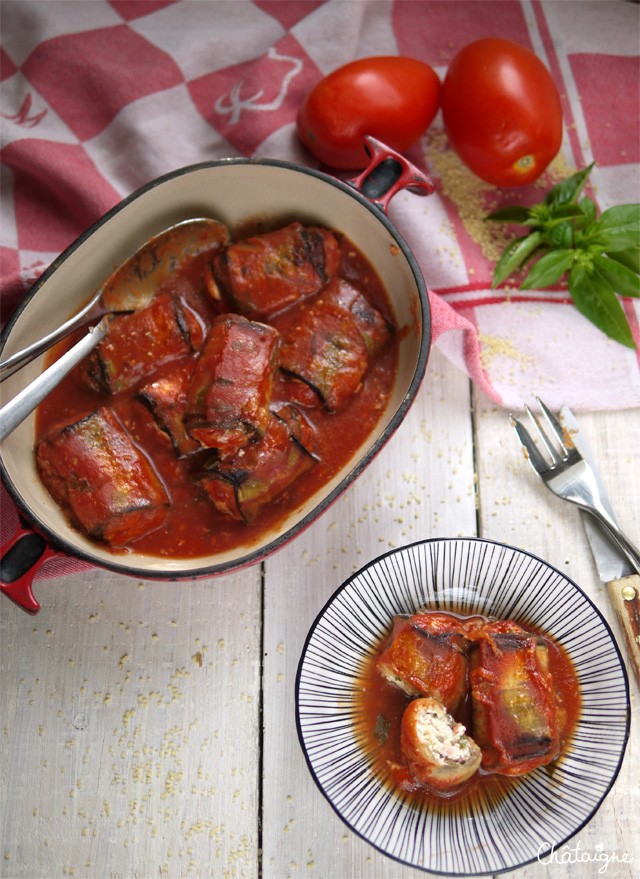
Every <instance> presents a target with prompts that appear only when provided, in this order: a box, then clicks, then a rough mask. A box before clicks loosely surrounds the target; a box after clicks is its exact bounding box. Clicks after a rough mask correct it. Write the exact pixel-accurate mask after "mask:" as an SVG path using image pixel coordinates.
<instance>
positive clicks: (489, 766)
mask: <svg viewBox="0 0 640 879" xmlns="http://www.w3.org/2000/svg"><path fill="white" fill-rule="evenodd" d="M550 649H552V648H551V645H550V644H549V643H548V642H546V640H545V639H543V638H541V637H539V636H537V635H535V634H532V633H529V632H527V631H525V630H524V629H522V628H521V627H520V626H519V625H518V624H517V623H515V622H512V621H508V620H507V621H499V622H494V623H489V624H488V625H487V626H485V627H484V628H483V629H482V632H481V637H479V638H478V639H477V641H476V643H475V644H474V648H473V650H472V651H471V655H470V674H469V677H470V683H471V699H472V708H473V735H474V738H475V740H476V741H477V743H478V744H479V745H480V747H481V749H482V767H483V769H484V770H485V771H486V772H495V773H499V774H502V775H522V774H524V773H526V772H530V771H531V770H532V769H535V768H536V767H537V766H544V765H547V764H548V763H551V762H552V761H553V760H555V759H557V757H558V755H559V753H560V748H561V741H560V732H559V723H558V718H559V707H558V701H557V695H556V691H555V687H554V683H553V677H552V675H551V672H550V670H549V650H550Z"/></svg>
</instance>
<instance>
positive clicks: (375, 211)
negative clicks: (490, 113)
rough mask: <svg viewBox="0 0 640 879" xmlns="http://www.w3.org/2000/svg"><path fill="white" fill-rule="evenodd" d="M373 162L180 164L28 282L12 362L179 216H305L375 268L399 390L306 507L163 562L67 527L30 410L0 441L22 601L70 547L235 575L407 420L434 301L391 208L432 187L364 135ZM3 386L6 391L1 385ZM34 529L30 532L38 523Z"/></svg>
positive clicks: (7, 589)
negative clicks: (249, 537) (40, 466)
mask: <svg viewBox="0 0 640 879" xmlns="http://www.w3.org/2000/svg"><path fill="white" fill-rule="evenodd" d="M367 145H368V146H367V148H368V151H369V154H370V156H371V163H370V165H369V167H368V168H367V169H366V170H365V171H364V172H363V173H362V174H361V175H360V176H359V177H358V178H357V179H356V180H353V181H349V182H344V181H341V180H337V179H335V178H333V177H331V176H329V175H327V174H324V173H322V172H319V171H316V170H311V169H308V168H304V167H300V166H297V165H294V164H291V163H287V162H281V161H275V160H267V159H264V160H254V159H226V160H221V161H212V162H204V163H202V164H197V165H191V166H188V167H186V168H181V169H179V170H177V171H175V172H173V173H170V174H167V175H165V176H163V177H160V178H159V179H157V180H154V181H152V182H151V183H149V184H148V185H147V186H144V187H142V188H141V189H139V190H138V191H137V192H134V193H133V194H132V195H131V196H129V197H128V198H126V199H124V200H123V201H122V202H121V203H120V204H119V205H117V206H116V207H115V208H114V209H113V210H111V211H109V213H107V214H106V215H105V216H104V217H103V218H102V219H101V220H100V221H99V222H98V223H96V224H95V225H94V226H92V227H91V228H90V229H89V230H88V231H87V232H85V233H84V234H83V235H82V236H80V238H78V240H77V241H75V242H74V243H73V244H72V245H71V246H70V247H69V248H67V250H65V251H64V253H62V254H61V255H60V256H59V257H58V258H57V259H56V260H55V261H54V263H53V264H52V265H51V267H50V268H49V269H48V271H47V272H45V274H44V275H43V276H42V277H41V278H40V279H39V280H38V282H37V283H36V284H35V285H34V286H33V287H32V289H31V290H30V292H29V293H28V295H27V296H26V297H25V299H24V301H23V302H22V305H21V307H20V308H19V310H18V311H17V313H16V314H14V316H13V317H12V319H11V321H10V323H9V324H8V326H7V327H6V328H5V330H4V332H3V335H2V339H1V340H0V342H1V348H0V351H1V352H2V358H3V359H6V358H8V357H9V356H11V355H12V354H14V353H15V352H16V351H19V350H21V349H22V348H24V347H25V346H26V345H28V344H30V343H32V342H34V341H36V340H37V339H39V338H41V337H42V336H44V335H45V334H46V333H48V332H50V331H51V330H53V329H54V328H55V327H56V326H57V325H59V324H60V322H61V321H62V320H63V319H65V318H66V317H68V316H69V315H71V314H73V313H74V312H75V311H76V310H77V309H78V308H79V307H80V305H81V304H82V303H83V302H85V301H86V299H87V298H88V295H89V294H90V293H91V291H93V290H95V289H98V287H99V286H100V284H101V283H102V282H103V281H104V279H105V278H106V277H108V275H109V274H110V273H111V272H112V271H113V268H114V267H115V266H117V265H119V264H120V263H122V262H123V261H124V260H125V259H126V258H127V257H128V256H130V255H131V254H132V253H133V252H134V251H135V250H137V249H138V248H139V247H140V246H141V245H142V244H143V243H144V242H145V241H146V240H147V239H148V238H149V237H151V236H152V235H155V234H157V233H158V232H160V231H161V230H162V229H164V228H167V227H169V226H171V225H173V224H175V223H178V222H180V221H182V220H186V219H189V218H192V217H207V216H208V217H212V218H214V219H217V220H219V221H221V222H222V223H225V224H226V225H227V226H228V227H229V228H230V229H231V230H232V231H233V229H234V228H240V227H242V226H243V225H244V224H246V223H247V221H249V220H255V219H256V218H264V217H267V218H278V220H279V219H280V218H282V220H283V221H286V222H288V221H290V220H291V219H298V220H300V221H301V222H303V223H313V224H317V225H321V226H326V227H328V228H332V229H336V230H337V231H339V232H342V233H344V234H345V235H347V236H348V237H349V238H350V239H351V241H352V242H353V243H354V244H355V245H356V246H357V247H358V248H359V249H360V250H361V251H362V252H363V253H364V255H365V256H366V257H367V259H368V260H369V261H370V263H371V264H372V265H373V267H374V268H375V269H376V271H377V272H378V274H379V276H380V278H381V280H382V282H383V283H384V285H385V287H386V289H387V292H388V294H389V298H390V300H391V304H392V308H393V312H394V318H395V323H396V326H398V327H399V328H401V329H402V332H401V333H400V334H399V335H400V336H401V343H400V352H399V368H398V373H397V376H396V381H395V386H394V388H393V392H392V394H391V398H390V400H389V403H388V405H387V407H386V410H385V411H384V412H383V414H382V416H381V418H380V420H379V422H378V424H377V425H376V427H375V429H374V430H373V431H372V432H371V434H370V435H369V437H368V438H367V439H366V441H365V442H364V443H363V444H362V446H361V447H360V448H359V449H358V450H357V452H356V453H355V454H354V455H353V457H352V458H351V460H349V461H348V462H347V464H346V465H345V466H344V467H343V468H342V469H341V470H340V472H338V473H336V474H335V476H334V477H333V479H332V480H331V481H330V482H329V483H327V484H326V485H325V486H324V487H323V488H322V489H321V490H319V491H317V492H316V493H315V494H314V495H313V496H312V497H311V498H310V499H309V500H308V501H307V502H306V503H305V504H304V506H303V507H302V508H300V509H296V510H294V511H292V512H291V513H290V514H289V515H288V516H287V518H286V519H284V520H283V521H282V522H281V523H280V525H279V526H278V528H277V529H276V530H274V531H271V532H269V533H268V534H266V535H264V537H263V538H262V539H261V540H260V541H259V542H257V543H253V544H251V545H247V544H243V545H239V546H237V547H235V548H234V549H232V550H229V551H226V552H218V553H212V554H211V555H207V556H203V557H198V558H192V559H167V558H158V557H155V556H149V555H144V554H141V553H136V552H128V553H125V554H114V553H112V552H110V551H109V550H108V549H106V548H105V547H102V546H99V545H97V544H95V543H92V542H91V541H89V540H88V539H87V538H85V537H84V536H83V535H82V534H80V533H79V532H77V531H75V530H74V529H73V528H71V527H70V526H69V524H68V523H67V521H66V519H65V517H64V516H63V514H62V512H61V511H60V509H59V508H58V507H57V506H56V504H54V503H53V501H52V500H51V498H50V496H49V494H48V493H47V491H46V490H45V488H44V487H43V485H42V483H41V482H40V480H39V478H38V474H37V472H36V468H35V461H34V454H33V446H34V417H33V415H32V416H30V417H29V418H28V419H27V420H25V421H24V422H23V423H22V424H21V425H20V426H19V427H18V428H17V429H16V430H15V431H14V432H13V433H12V434H10V435H9V436H8V437H7V438H6V439H5V440H4V441H3V442H2V444H1V446H0V468H1V472H2V478H3V481H4V483H5V485H6V487H7V489H8V491H9V492H10V494H11V495H12V497H13V498H14V500H15V502H16V504H17V506H18V509H19V512H20V514H21V515H22V517H23V519H24V521H26V522H28V523H29V525H28V526H27V527H26V528H20V529H19V530H18V533H17V534H16V535H15V536H14V537H13V538H12V539H11V540H10V541H9V542H8V543H7V545H6V546H5V547H3V549H2V556H3V559H2V580H1V583H0V588H1V589H2V591H3V592H4V593H5V594H6V595H8V597H9V598H11V599H13V600H14V601H15V602H17V603H18V604H19V605H21V606H22V607H23V608H24V609H25V610H28V611H30V612H32V613H35V612H36V611H37V610H38V608H39V605H38V603H37V601H36V600H35V598H34V597H33V593H32V589H31V582H32V579H33V576H34V574H35V573H36V571H37V570H38V568H39V566H40V565H41V564H42V563H43V562H44V561H45V560H46V559H47V558H49V557H51V555H52V554H55V553H65V554H67V555H72V556H75V557H77V558H78V559H81V560H84V561H87V562H90V563H93V564H94V565H98V566H103V567H104V568H108V569H111V570H113V571H117V572H120V573H122V574H124V575H129V576H132V577H137V578H148V579H171V580H178V579H186V578H188V579H193V578H196V577H209V576H213V575H216V574H221V573H228V572H229V571H232V570H234V569H237V568H240V567H243V566H245V565H249V564H253V563H255V562H257V561H258V560H260V559H262V558H264V557H265V556H267V555H269V554H271V553H273V552H274V551H276V550H278V549H280V548H281V547H282V546H283V545H284V544H285V543H287V542H288V541H289V540H291V539H292V538H293V537H295V536H296V535H297V534H299V533H300V532H301V531H302V530H303V529H304V528H306V527H307V526H308V525H310V524H311V523H312V522H313V521H314V520H315V519H317V518H318V516H320V515H321V514H322V513H323V512H324V511H325V510H326V509H327V507H328V506H329V505H330V504H331V503H332V502H333V501H334V500H335V499H336V498H337V497H338V496H339V495H340V494H341V493H342V492H343V491H344V490H345V489H346V488H347V486H348V485H350V483H352V482H353V480H354V479H356V477H357V476H358V475H359V474H360V473H361V472H362V471H363V469H364V468H365V467H366V465H367V464H368V463H369V462H370V461H371V460H372V458H373V457H374V456H375V455H376V453H377V452H378V451H379V450H380V449H381V448H382V446H383V445H384V444H385V443H386V442H387V441H388V439H389V438H390V437H391V435H392V434H393V432H394V431H395V430H396V428H397V427H398V426H399V424H400V423H401V422H402V419H403V418H404V415H405V413H406V412H407V410H408V408H409V406H410V405H411V403H412V401H413V399H414V397H415V395H416V393H417V390H418V388H419V386H420V383H421V381H422V378H423V376H424V372H425V369H426V365H427V358H428V354H429V348H430V340H431V322H430V310H429V300H428V296H427V292H426V288H425V284H424V281H423V279H422V276H421V273H420V269H419V268H418V265H417V262H416V260H415V258H414V256H413V254H412V253H411V250H410V249H409V247H408V246H407V244H406V243H405V241H404V240H403V239H402V237H401V236H400V235H399V233H398V231H397V230H396V229H395V227H394V226H393V224H392V223H391V222H390V221H389V219H388V217H387V216H386V208H387V205H388V202H389V200H390V199H391V198H392V197H393V195H394V194H395V193H396V192H397V191H398V190H400V189H403V188H408V189H411V190H415V191H416V192H417V193H419V194H423V195H424V194H429V193H430V192H432V191H433V184H432V183H431V181H430V180H429V179H428V178H427V177H425V175H424V174H422V172H420V171H419V170H418V169H417V168H415V167H414V166H412V165H411V164H410V163H409V162H407V160H406V159H405V158H404V157H402V156H400V155H398V154H397V153H394V152H392V151H391V150H389V149H388V148H386V147H385V146H384V145H383V144H380V143H379V142H378V141H375V140H374V139H373V138H367ZM42 368H43V358H42V357H40V358H39V359H38V360H36V361H34V362H33V363H31V364H29V365H28V366H25V367H24V368H23V369H22V370H20V371H19V372H17V373H16V374H15V375H13V376H11V377H10V378H9V379H8V380H7V381H6V382H5V383H4V384H3V386H2V387H3V392H6V396H5V399H10V398H11V397H12V396H13V395H14V394H15V393H17V392H18V391H19V390H20V389H21V388H23V387H24V386H25V385H26V384H27V383H28V382H29V381H31V380H33V379H34V378H35V377H36V376H37V375H38V374H39V373H40V372H41V371H42ZM3 395H4V394H3ZM30 529H32V530H30Z"/></svg>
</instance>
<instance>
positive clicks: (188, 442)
mask: <svg viewBox="0 0 640 879" xmlns="http://www.w3.org/2000/svg"><path fill="white" fill-rule="evenodd" d="M193 369H194V362H193V359H192V358H188V359H187V360H183V361H182V362H180V363H179V364H178V365H177V366H176V367H175V368H174V369H172V370H170V371H169V372H167V373H165V374H164V375H162V376H160V377H159V378H157V379H155V381H152V382H149V384H147V385H144V386H143V387H141V388H140V390H139V391H138V399H139V400H140V402H141V403H143V404H144V405H145V406H146V407H147V409H149V411H150V412H151V414H152V415H153V417H154V420H155V422H156V424H157V425H158V427H159V428H160V430H162V431H163V432H164V433H166V434H167V436H168V437H169V439H170V440H171V443H172V444H173V447H174V449H175V451H176V454H177V455H178V457H180V458H182V457H184V456H186V455H190V454H192V453H193V452H196V451H198V449H201V448H202V446H201V445H200V443H199V442H198V441H197V440H195V439H193V437H191V436H189V434H188V433H187V429H186V427H185V425H184V413H185V409H186V405H187V388H188V387H189V383H190V381H191V376H192V373H193Z"/></svg>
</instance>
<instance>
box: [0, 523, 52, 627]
mask: <svg viewBox="0 0 640 879" xmlns="http://www.w3.org/2000/svg"><path fill="white" fill-rule="evenodd" d="M59 554H60V553H58V551H57V550H55V549H54V548H53V547H52V546H51V545H50V544H49V543H47V541H46V540H45V538H44V537H42V536H41V535H40V534H37V533H36V532H35V531H32V530H30V529H29V528H26V527H23V525H22V524H20V525H18V528H17V529H16V532H15V534H14V535H13V537H11V538H10V539H9V540H7V542H6V543H5V544H3V545H2V547H0V591H2V592H3V593H4V594H5V595H6V596H7V597H8V598H10V599H11V600H12V601H14V602H15V603H16V604H17V605H18V607H21V608H22V609H23V610H26V612H27V613H31V614H36V613H38V611H39V610H40V605H39V604H38V602H37V601H36V599H35V597H34V595H33V591H32V589H31V584H32V582H33V578H34V576H35V575H36V572H37V571H38V569H39V568H40V567H41V566H42V565H43V564H44V563H45V562H46V561H48V559H50V558H52V557H53V556H55V555H59Z"/></svg>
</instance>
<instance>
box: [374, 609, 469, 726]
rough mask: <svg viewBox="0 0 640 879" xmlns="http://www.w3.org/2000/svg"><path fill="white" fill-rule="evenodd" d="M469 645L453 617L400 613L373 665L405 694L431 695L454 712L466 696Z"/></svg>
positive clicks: (451, 712)
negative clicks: (404, 614) (403, 614)
mask: <svg viewBox="0 0 640 879" xmlns="http://www.w3.org/2000/svg"><path fill="white" fill-rule="evenodd" d="M470 647H471V641H470V640H469V638H468V635H467V630H466V627H465V625H464V624H463V622H462V621H461V620H459V619H458V618H457V617H454V616H452V615H450V614H446V613H437V612H431V613H425V614H414V615H412V616H409V617H402V616H400V617H396V618H395V620H394V623H393V628H392V631H391V635H390V637H389V641H388V643H387V646H386V648H385V649H384V650H383V652H382V654H381V655H380V657H379V658H378V661H377V666H378V670H379V671H380V673H381V674H382V675H383V676H384V677H385V678H386V679H387V680H388V681H390V682H391V683H392V684H394V685H395V686H398V687H400V688H401V689H403V690H404V691H405V692H406V693H407V694H408V695H412V696H417V695H421V696H431V697H433V698H434V699H436V700H437V701H438V702H441V703H442V704H443V705H444V706H445V708H446V710H447V711H448V712H449V713H450V714H454V715H455V714H457V712H458V711H459V710H460V709H461V707H462V705H463V703H464V702H465V700H466V697H467V690H468V684H469V682H468V653H469V649H470Z"/></svg>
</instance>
